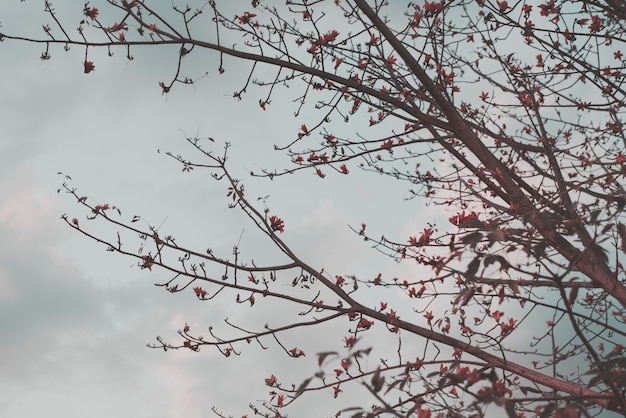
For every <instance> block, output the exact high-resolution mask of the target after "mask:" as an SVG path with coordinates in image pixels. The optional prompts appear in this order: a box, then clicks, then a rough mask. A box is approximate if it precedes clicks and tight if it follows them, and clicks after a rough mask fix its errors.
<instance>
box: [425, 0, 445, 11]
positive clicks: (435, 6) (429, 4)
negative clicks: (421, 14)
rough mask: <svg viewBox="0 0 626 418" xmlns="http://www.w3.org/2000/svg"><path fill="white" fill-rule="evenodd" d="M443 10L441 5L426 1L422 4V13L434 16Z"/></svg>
mask: <svg viewBox="0 0 626 418" xmlns="http://www.w3.org/2000/svg"><path fill="white" fill-rule="evenodd" d="M442 10H443V3H435V2H434V1H433V2H430V1H428V0H426V1H425V2H424V11H426V13H430V14H436V13H439V12H440V11H442Z"/></svg>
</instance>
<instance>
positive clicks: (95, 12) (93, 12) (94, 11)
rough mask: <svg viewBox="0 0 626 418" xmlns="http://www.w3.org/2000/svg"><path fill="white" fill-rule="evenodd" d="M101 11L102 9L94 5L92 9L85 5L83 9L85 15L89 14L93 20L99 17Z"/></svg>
mask: <svg viewBox="0 0 626 418" xmlns="http://www.w3.org/2000/svg"><path fill="white" fill-rule="evenodd" d="M99 12H100V11H99V10H98V9H97V8H96V7H92V8H91V9H89V8H86V7H85V10H84V11H83V13H84V14H85V16H87V17H88V18H90V19H91V20H95V19H96V18H97V17H98V13H99Z"/></svg>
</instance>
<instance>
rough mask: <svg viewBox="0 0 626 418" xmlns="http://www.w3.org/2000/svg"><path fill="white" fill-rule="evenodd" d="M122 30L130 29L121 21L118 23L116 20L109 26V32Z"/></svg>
mask: <svg viewBox="0 0 626 418" xmlns="http://www.w3.org/2000/svg"><path fill="white" fill-rule="evenodd" d="M120 30H128V26H127V25H126V23H120V24H119V25H118V24H117V22H115V23H114V24H113V26H111V27H110V28H109V32H117V31H120Z"/></svg>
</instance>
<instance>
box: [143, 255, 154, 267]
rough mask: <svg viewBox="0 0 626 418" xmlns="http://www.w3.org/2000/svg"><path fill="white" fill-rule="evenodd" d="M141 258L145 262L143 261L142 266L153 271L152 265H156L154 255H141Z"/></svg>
mask: <svg viewBox="0 0 626 418" xmlns="http://www.w3.org/2000/svg"><path fill="white" fill-rule="evenodd" d="M141 259H142V260H143V262H142V263H141V268H142V269H148V270H150V271H152V266H153V265H154V260H153V259H152V257H150V256H149V255H144V256H142V257H141Z"/></svg>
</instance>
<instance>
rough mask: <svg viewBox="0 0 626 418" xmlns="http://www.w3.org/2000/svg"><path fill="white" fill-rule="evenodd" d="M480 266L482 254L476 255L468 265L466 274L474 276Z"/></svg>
mask: <svg viewBox="0 0 626 418" xmlns="http://www.w3.org/2000/svg"><path fill="white" fill-rule="evenodd" d="M479 266H480V256H476V257H475V258H474V259H473V260H472V261H471V262H470V263H469V264H468V265H467V271H466V272H465V276H467V277H473V276H474V275H476V273H477V272H478V267H479Z"/></svg>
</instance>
